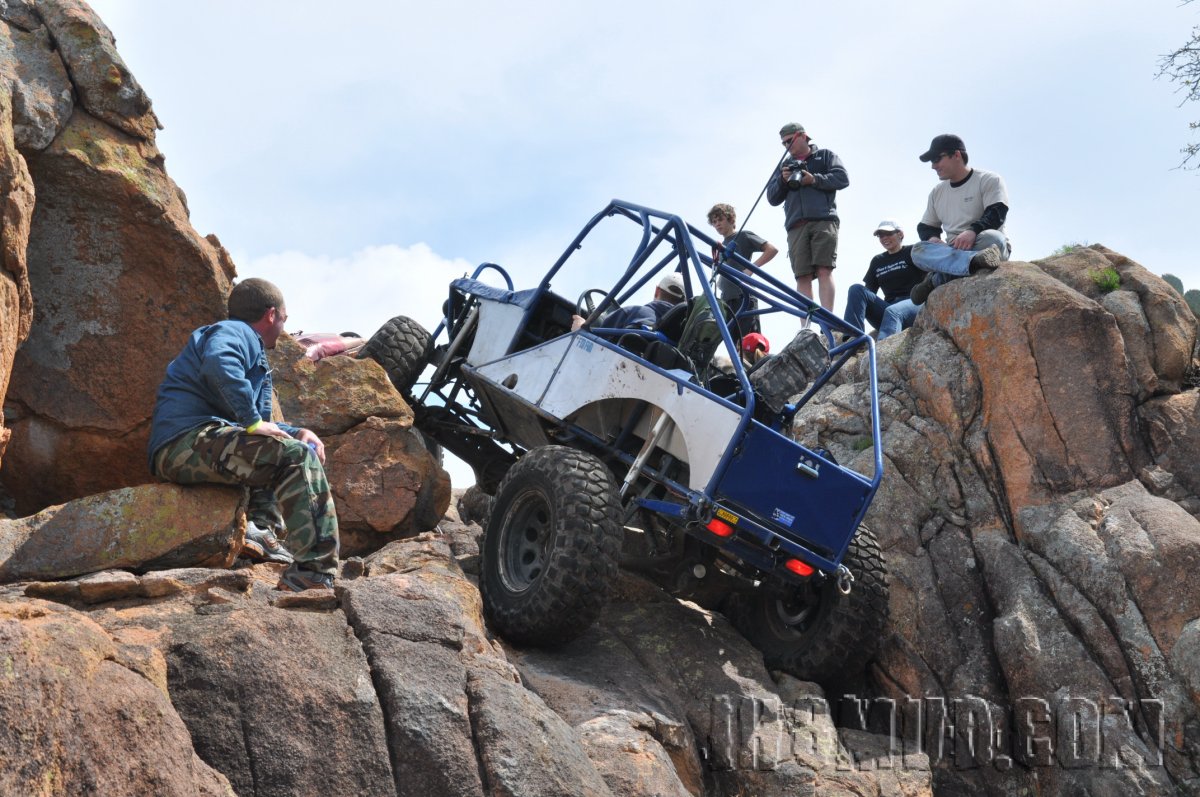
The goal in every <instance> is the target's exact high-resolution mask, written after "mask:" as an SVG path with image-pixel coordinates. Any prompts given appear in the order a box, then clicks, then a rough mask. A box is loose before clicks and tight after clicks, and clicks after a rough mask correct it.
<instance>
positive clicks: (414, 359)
mask: <svg viewBox="0 0 1200 797" xmlns="http://www.w3.org/2000/svg"><path fill="white" fill-rule="evenodd" d="M432 351H433V336H432V335H430V334H429V332H427V331H426V330H425V327H423V326H421V325H420V324H418V323H417V322H416V321H413V320H412V319H411V318H409V317H407V316H402V315H398V316H396V317H395V318H393V319H391V320H389V321H388V322H387V323H386V324H384V325H383V326H381V327H380V328H379V331H378V332H376V333H375V334H374V335H372V336H371V339H370V340H368V341H367V343H366V345H365V346H363V348H362V351H361V352H360V353H359V355H358V356H359V358H360V359H364V358H370V359H372V360H374V361H375V362H377V363H379V364H380V365H382V366H383V370H384V371H386V372H387V375H388V379H389V380H391V383H392V384H393V385H395V386H396V389H397V390H399V391H400V393H401V395H403V396H405V397H406V398H407V397H408V396H409V394H410V391H411V390H412V387H413V385H414V384H416V381H417V377H419V376H420V375H421V372H422V371H424V370H425V366H426V365H428V364H429V357H430V354H431V353H432Z"/></svg>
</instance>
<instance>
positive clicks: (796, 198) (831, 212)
mask: <svg viewBox="0 0 1200 797" xmlns="http://www.w3.org/2000/svg"><path fill="white" fill-rule="evenodd" d="M804 170H805V171H807V172H809V173H810V174H812V176H813V178H814V179H815V180H816V182H815V183H813V184H812V185H805V186H801V187H800V188H792V189H789V188H788V187H787V185H786V184H785V183H784V182H783V177H782V176H781V175H780V173H779V171H778V170H777V171H776V172H775V174H773V175H771V179H770V181H769V182H768V183H767V201H768V202H770V203H771V204H772V205H776V206H778V205H780V204H783V209H784V213H785V215H786V217H787V218H786V219H785V220H784V226H785V227H786V228H787V229H789V230H790V229H791V228H792V227H794V226H795V225H796V222H799V221H813V220H816V219H832V220H833V221H837V220H838V215H837V192H838V191H840V190H842V189H843V188H845V187H846V186H848V185H850V177H849V175H847V174H846V165H845V164H844V163H842V159H841V158H839V157H838V156H837V155H836V154H834V152H833V150H830V149H821V148H820V147H818V146H815V145H814V146H813V148H812V153H811V154H809V156H808V157H807V158H806V159H805V160H804Z"/></svg>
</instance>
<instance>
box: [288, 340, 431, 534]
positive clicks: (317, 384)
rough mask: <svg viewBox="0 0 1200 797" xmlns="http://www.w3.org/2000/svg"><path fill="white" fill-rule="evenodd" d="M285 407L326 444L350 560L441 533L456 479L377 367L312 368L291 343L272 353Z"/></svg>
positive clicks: (334, 360) (328, 363)
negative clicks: (432, 532)
mask: <svg viewBox="0 0 1200 797" xmlns="http://www.w3.org/2000/svg"><path fill="white" fill-rule="evenodd" d="M270 356H271V365H272V368H273V369H274V374H273V378H274V382H275V386H276V394H277V396H278V399H279V407H280V410H281V412H282V415H283V417H284V418H286V419H287V420H288V422H290V423H293V424H296V425H297V426H303V427H305V428H308V429H312V430H313V431H314V432H316V433H317V435H319V436H320V437H321V439H322V440H323V442H324V443H325V446H326V448H325V457H326V458H325V472H326V474H327V475H328V477H329V485H330V487H332V488H333V495H334V500H335V502H336V504H337V511H338V527H339V529H340V531H341V536H342V551H343V553H344V554H345V555H348V556H356V555H364V554H368V553H371V552H372V551H376V550H378V549H380V548H382V547H383V546H384V545H386V544H387V543H388V542H391V541H393V540H397V539H401V538H403V537H408V536H412V535H413V534H416V533H418V532H421V531H425V530H428V529H431V528H433V527H435V526H436V525H437V524H438V521H439V520H441V518H442V516H443V515H444V514H445V513H446V509H447V507H448V506H449V504H450V477H449V475H447V474H446V472H445V471H444V470H443V469H442V467H441V462H440V461H438V460H437V459H435V458H434V456H433V455H432V454H431V453H430V451H429V449H428V448H427V446H426V445H425V441H424V439H423V438H422V437H421V435H420V433H418V432H417V430H416V429H414V428H413V425H412V422H413V414H412V410H411V409H410V408H409V406H408V405H407V404H406V403H405V402H404V399H403V398H401V397H400V394H399V393H398V392H397V391H396V388H394V387H393V386H392V383H391V382H389V381H388V378H387V374H386V373H384V370H383V368H381V367H380V366H379V364H378V363H376V362H375V361H374V360H359V359H355V358H353V357H349V356H345V355H338V356H334V357H325V358H323V359H321V360H318V361H317V362H313V361H311V360H309V359H308V358H306V357H305V356H304V349H303V348H302V347H301V346H300V345H299V344H298V343H296V342H295V341H294V340H292V339H291V338H286V339H285V338H281V339H280V341H279V344H278V347H277V348H276V350H275V351H273V352H271V355H270Z"/></svg>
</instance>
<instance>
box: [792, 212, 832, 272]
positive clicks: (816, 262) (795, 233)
mask: <svg viewBox="0 0 1200 797" xmlns="http://www.w3.org/2000/svg"><path fill="white" fill-rule="evenodd" d="M837 239H838V223H837V222H836V221H833V220H832V219H818V220H816V221H806V222H804V223H803V224H801V225H799V226H797V227H796V228H794V229H791V230H788V259H790V260H791V261H792V273H793V274H795V275H796V276H797V277H807V276H809V275H810V274H812V273H813V272H814V271H815V270H816V268H817V266H827V267H829V268H836V267H837Z"/></svg>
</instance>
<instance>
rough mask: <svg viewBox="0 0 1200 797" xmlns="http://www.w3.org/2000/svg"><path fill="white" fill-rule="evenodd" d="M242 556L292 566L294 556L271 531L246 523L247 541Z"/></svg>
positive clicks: (243, 546)
mask: <svg viewBox="0 0 1200 797" xmlns="http://www.w3.org/2000/svg"><path fill="white" fill-rule="evenodd" d="M242 555H243V556H245V557H246V558H247V559H254V560H255V561H258V562H279V563H280V564H285V565H290V564H291V563H292V555H291V554H290V553H289V552H288V549H287V548H284V547H283V543H281V542H280V541H279V538H278V537H276V536H275V534H274V532H272V531H271V530H270V529H264V528H263V527H262V526H259V525H258V524H256V523H250V522H247V523H246V540H245V542H243V543H242Z"/></svg>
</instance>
